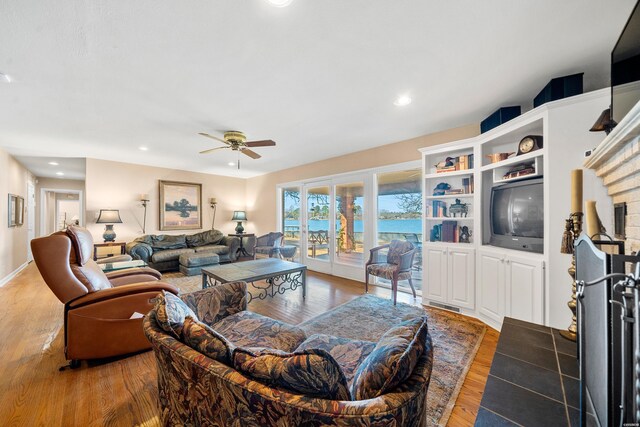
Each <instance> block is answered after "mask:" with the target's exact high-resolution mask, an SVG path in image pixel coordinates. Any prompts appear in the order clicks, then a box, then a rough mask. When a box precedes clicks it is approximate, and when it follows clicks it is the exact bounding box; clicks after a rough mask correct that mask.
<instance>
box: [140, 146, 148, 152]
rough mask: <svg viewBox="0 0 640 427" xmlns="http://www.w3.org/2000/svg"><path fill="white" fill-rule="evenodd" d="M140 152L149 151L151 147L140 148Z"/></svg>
mask: <svg viewBox="0 0 640 427" xmlns="http://www.w3.org/2000/svg"><path fill="white" fill-rule="evenodd" d="M138 150H140V151H147V150H149V147H138Z"/></svg>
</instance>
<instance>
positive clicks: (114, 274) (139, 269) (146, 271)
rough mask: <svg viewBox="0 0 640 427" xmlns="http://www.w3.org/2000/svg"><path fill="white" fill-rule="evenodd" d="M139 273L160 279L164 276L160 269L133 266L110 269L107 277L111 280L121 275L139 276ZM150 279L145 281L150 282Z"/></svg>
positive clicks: (106, 274)
mask: <svg viewBox="0 0 640 427" xmlns="http://www.w3.org/2000/svg"><path fill="white" fill-rule="evenodd" d="M139 275H146V276H153V277H155V278H156V279H158V280H160V279H161V278H162V274H161V273H160V272H159V271H158V270H155V269H153V268H150V267H133V268H126V269H124V270H116V271H110V272H108V273H105V276H107V279H109V280H111V279H117V278H119V277H127V276H139ZM148 281H149V280H145V282H148Z"/></svg>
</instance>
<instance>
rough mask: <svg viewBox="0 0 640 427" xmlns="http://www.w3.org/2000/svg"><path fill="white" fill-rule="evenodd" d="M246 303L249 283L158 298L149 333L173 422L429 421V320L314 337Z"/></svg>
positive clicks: (164, 416)
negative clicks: (379, 333)
mask: <svg viewBox="0 0 640 427" xmlns="http://www.w3.org/2000/svg"><path fill="white" fill-rule="evenodd" d="M246 301H247V297H246V284H245V283H243V282H233V283H227V284H225V285H220V286H217V287H213V288H208V289H205V290H202V291H198V292H194V293H191V294H186V295H183V296H181V298H177V297H174V296H171V295H168V294H167V295H164V294H159V295H158V298H157V303H156V306H155V308H154V309H153V310H152V311H151V312H149V314H148V315H147V316H146V317H145V320H144V332H145V334H146V336H147V338H148V339H149V341H150V342H151V345H152V348H153V350H154V354H155V358H156V361H157V366H158V389H159V399H160V408H161V420H162V424H163V425H165V426H178V425H207V426H242V427H245V426H256V427H258V426H260V427H262V426H297V425H309V426H325V425H326V426H409V427H412V426H425V425H426V397H427V389H428V387H429V380H430V376H431V367H432V345H431V338H430V336H429V334H428V330H427V324H426V317H422V318H415V319H411V320H407V321H405V322H403V323H401V324H400V325H398V326H396V327H394V328H392V329H390V330H389V331H388V332H387V333H386V334H385V335H384V336H383V337H382V338H381V339H380V341H379V342H378V343H372V342H367V341H354V340H348V339H345V338H338V337H332V336H329V335H320V334H316V335H312V336H310V337H308V338H307V337H305V334H304V331H302V329H300V328H298V327H296V326H293V325H288V324H286V323H283V322H279V321H277V320H274V319H271V318H268V317H265V316H261V315H259V314H256V313H252V312H249V311H247V310H246V308H247V302H246ZM196 318H197V319H196ZM198 319H199V320H198ZM336 366H339V368H336Z"/></svg>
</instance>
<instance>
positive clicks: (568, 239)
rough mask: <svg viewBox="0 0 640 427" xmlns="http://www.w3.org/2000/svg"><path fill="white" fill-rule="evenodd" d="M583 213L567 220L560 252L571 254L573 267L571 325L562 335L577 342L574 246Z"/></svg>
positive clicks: (572, 215) (570, 305) (571, 216)
mask: <svg viewBox="0 0 640 427" xmlns="http://www.w3.org/2000/svg"><path fill="white" fill-rule="evenodd" d="M582 216H583V213H582V212H574V213H572V214H571V215H569V218H568V219H567V220H566V224H565V230H564V234H563V236H562V247H561V248H560V252H562V253H563V254H571V255H572V256H571V265H569V269H568V270H567V272H568V273H569V276H571V281H572V283H571V300H569V302H567V306H568V307H569V310H571V324H570V325H569V327H568V328H567V329H566V330H564V331H560V335H562V336H563V337H564V338H566V339H568V340H571V341H576V338H577V336H578V326H577V319H576V311H577V308H578V303H577V297H576V255H575V251H574V246H575V242H576V240H578V237H580V234H581V233H582Z"/></svg>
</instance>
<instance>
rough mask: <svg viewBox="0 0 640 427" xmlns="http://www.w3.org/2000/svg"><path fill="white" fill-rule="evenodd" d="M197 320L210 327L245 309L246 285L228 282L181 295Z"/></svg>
mask: <svg viewBox="0 0 640 427" xmlns="http://www.w3.org/2000/svg"><path fill="white" fill-rule="evenodd" d="M180 298H182V300H183V301H184V302H185V303H186V304H187V305H188V306H189V308H191V310H193V311H194V312H195V313H196V315H197V316H198V319H199V320H200V321H201V322H203V323H206V324H207V325H209V326H211V325H213V324H214V323H216V322H219V321H220V320H222V319H224V318H225V317H227V316H229V315H230V314H235V313H238V312H241V311H245V310H246V309H247V284H246V283H245V282H229V283H225V284H223V285H218V286H214V287H212V288H207V289H203V290H201V291H196V292H191V293H189V294H185V295H181V296H180Z"/></svg>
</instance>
